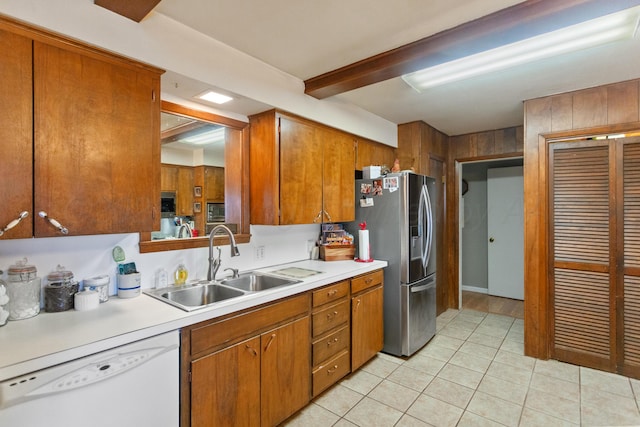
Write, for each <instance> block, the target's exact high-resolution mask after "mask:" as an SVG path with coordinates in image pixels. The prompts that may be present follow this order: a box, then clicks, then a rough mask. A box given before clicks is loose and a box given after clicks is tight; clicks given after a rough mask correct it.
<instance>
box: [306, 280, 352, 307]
mask: <svg viewBox="0 0 640 427" xmlns="http://www.w3.org/2000/svg"><path fill="white" fill-rule="evenodd" d="M348 293H349V281H348V280H345V281H343V282H338V283H334V284H332V285H330V286H325V287H324V288H322V289H319V290H317V291H314V292H313V297H312V301H313V302H312V304H313V307H318V306H321V305H323V304H326V303H328V302H332V301H338V300H339V299H340V298H342V297H345V296H347V294H348Z"/></svg>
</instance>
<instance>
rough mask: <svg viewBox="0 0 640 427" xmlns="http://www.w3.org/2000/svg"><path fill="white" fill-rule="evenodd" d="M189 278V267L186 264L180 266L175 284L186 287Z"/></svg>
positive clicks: (177, 269) (176, 273)
mask: <svg viewBox="0 0 640 427" xmlns="http://www.w3.org/2000/svg"><path fill="white" fill-rule="evenodd" d="M187 277H189V272H188V271H187V267H185V266H184V264H180V265H178V268H176V272H175V277H174V280H175V284H176V285H184V284H185V283H186V282H187Z"/></svg>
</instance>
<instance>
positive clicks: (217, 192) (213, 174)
mask: <svg viewBox="0 0 640 427" xmlns="http://www.w3.org/2000/svg"><path fill="white" fill-rule="evenodd" d="M204 195H205V201H206V202H217V203H223V202H224V168H221V167H217V166H207V167H205V169H204ZM203 208H204V207H203Z"/></svg>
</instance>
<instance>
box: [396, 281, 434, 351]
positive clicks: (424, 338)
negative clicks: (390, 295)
mask: <svg viewBox="0 0 640 427" xmlns="http://www.w3.org/2000/svg"><path fill="white" fill-rule="evenodd" d="M401 295H402V323H403V327H402V330H403V331H402V355H403V356H410V355H412V354H413V353H415V352H416V351H418V350H419V349H420V348H422V347H423V346H424V345H425V344H426V343H427V342H429V340H430V339H431V338H433V336H434V335H435V334H436V277H435V274H434V275H432V276H429V277H428V278H426V279H424V280H421V281H419V282H416V283H414V284H411V285H402V286H401Z"/></svg>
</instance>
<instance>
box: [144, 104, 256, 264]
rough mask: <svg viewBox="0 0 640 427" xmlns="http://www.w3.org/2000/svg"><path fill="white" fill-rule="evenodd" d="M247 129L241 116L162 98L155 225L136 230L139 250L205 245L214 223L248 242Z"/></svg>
mask: <svg viewBox="0 0 640 427" xmlns="http://www.w3.org/2000/svg"><path fill="white" fill-rule="evenodd" d="M247 131H248V124H247V123H245V122H241V121H238V120H235V119H230V118H227V117H223V116H218V115H216V114H213V113H208V112H203V111H200V110H193V109H190V108H187V107H183V106H181V105H178V104H174V103H171V102H167V101H162V113H161V131H160V140H161V150H160V159H161V165H160V166H161V167H160V172H161V173H160V177H161V178H160V181H161V185H160V186H159V189H160V190H161V191H160V193H159V194H158V197H159V198H160V210H161V215H160V220H159V221H158V223H157V225H156V227H157V229H156V230H155V231H153V232H152V233H146V236H143V234H144V233H141V242H140V251H141V252H155V251H164V250H173V249H185V248H191V247H204V246H207V245H208V239H207V236H208V233H209V232H210V230H211V229H213V227H215V226H216V225H218V224H225V225H227V227H228V228H230V229H231V230H232V231H233V232H234V234H236V241H237V242H238V243H246V242H248V239H249V235H248V227H249V226H248V221H246V218H245V215H244V214H243V212H246V211H247V209H248V205H247V203H248V200H247V196H246V192H245V188H244V187H245V186H246V182H245V181H246V180H245V174H244V173H243V171H244V170H245V167H246V166H245V165H246V162H247V160H246V149H245V145H246V143H247V138H248V135H247ZM226 240H227V239H226V238H225V237H224V236H220V237H216V241H217V243H216V244H221V243H222V244H223V242H224V241H226Z"/></svg>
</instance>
